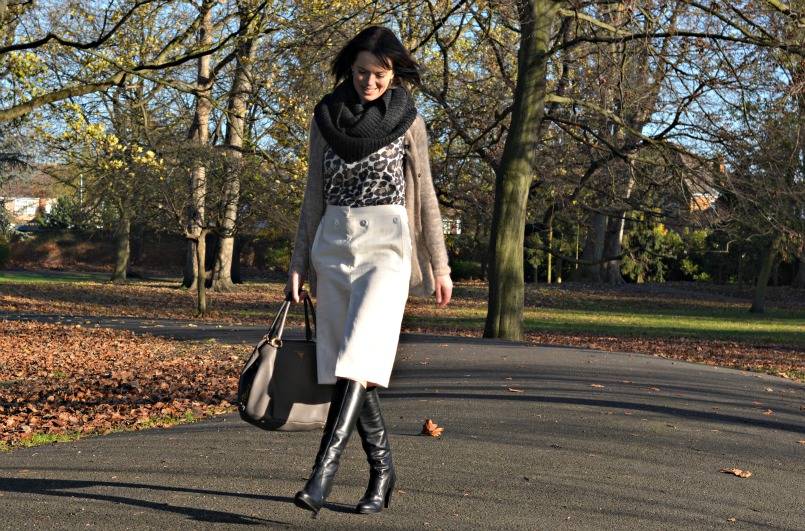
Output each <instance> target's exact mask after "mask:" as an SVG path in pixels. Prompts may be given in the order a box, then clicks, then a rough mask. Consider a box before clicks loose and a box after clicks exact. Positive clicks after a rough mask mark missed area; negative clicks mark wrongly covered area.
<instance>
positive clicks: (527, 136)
mask: <svg viewBox="0 0 805 531" xmlns="http://www.w3.org/2000/svg"><path fill="white" fill-rule="evenodd" d="M516 3H517V9H518V15H519V19H520V49H519V51H518V54H517V85H516V87H515V90H514V106H513V110H512V119H511V125H510V128H509V132H508V135H507V137H506V143H505V146H504V148H503V158H502V160H501V163H500V166H499V168H498V169H497V172H496V173H497V177H496V180H495V209H494V213H493V216H492V234H491V238H490V255H491V257H492V260H491V263H490V270H489V304H488V311H487V315H486V326H485V328H484V337H490V338H501V339H513V340H522V339H523V338H524V333H523V304H524V299H525V284H524V278H523V240H524V238H525V216H526V202H527V200H528V190H529V184H530V183H531V181H532V179H533V178H534V167H535V162H536V148H537V142H538V140H539V128H540V125H541V122H542V118H543V115H544V109H545V94H546V88H547V87H546V85H547V71H548V55H547V52H548V48H549V43H550V37H551V26H552V25H553V21H554V18H555V17H556V14H557V12H558V10H559V7H560V6H561V5H562V2H559V1H556V0H517V2H516Z"/></svg>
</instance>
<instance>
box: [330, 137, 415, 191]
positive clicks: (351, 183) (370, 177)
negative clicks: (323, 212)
mask: <svg viewBox="0 0 805 531" xmlns="http://www.w3.org/2000/svg"><path fill="white" fill-rule="evenodd" d="M404 138H405V137H404V136H401V137H400V138H398V139H397V140H395V141H393V142H392V143H391V144H389V145H388V146H386V147H383V148H380V149H379V150H377V151H375V152H374V153H372V154H371V155H369V156H368V157H366V158H364V159H361V160H359V161H356V162H346V161H344V160H343V159H342V158H341V157H339V156H338V155H337V154H336V153H335V152H334V151H333V150H332V149H330V148H329V147H326V148H325V149H324V195H325V201H326V203H327V204H328V205H335V206H348V207H364V206H375V205H402V206H405V176H404V175H403V159H404V156H405V150H404V149H403V140H404Z"/></svg>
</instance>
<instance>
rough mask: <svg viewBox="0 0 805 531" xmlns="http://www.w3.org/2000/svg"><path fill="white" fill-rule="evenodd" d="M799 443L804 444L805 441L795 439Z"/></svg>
mask: <svg viewBox="0 0 805 531" xmlns="http://www.w3.org/2000/svg"><path fill="white" fill-rule="evenodd" d="M797 442H798V443H799V444H805V441H797Z"/></svg>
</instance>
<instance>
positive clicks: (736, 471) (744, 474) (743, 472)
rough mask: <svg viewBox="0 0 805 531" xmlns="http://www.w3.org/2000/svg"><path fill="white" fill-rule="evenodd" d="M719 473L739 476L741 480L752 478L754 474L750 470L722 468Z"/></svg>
mask: <svg viewBox="0 0 805 531" xmlns="http://www.w3.org/2000/svg"><path fill="white" fill-rule="evenodd" d="M719 472H723V473H724V474H732V475H733V476H738V477H739V478H748V477H751V476H752V473H751V472H750V471H748V470H741V469H740V468H722V469H721V470H719Z"/></svg>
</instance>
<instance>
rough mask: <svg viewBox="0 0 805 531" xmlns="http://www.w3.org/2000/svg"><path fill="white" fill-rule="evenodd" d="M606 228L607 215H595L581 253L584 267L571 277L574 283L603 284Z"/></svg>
mask: <svg viewBox="0 0 805 531" xmlns="http://www.w3.org/2000/svg"><path fill="white" fill-rule="evenodd" d="M606 227H607V217H606V215H605V214H603V213H601V212H595V213H593V217H592V219H591V220H590V227H589V228H588V229H587V238H586V239H585V243H584V250H583V251H582V252H581V262H582V265H579V267H578V269H576V271H574V272H573V275H572V276H571V279H572V280H573V281H574V282H593V283H596V284H598V283H600V282H601V258H602V257H603V256H604V240H605V238H606Z"/></svg>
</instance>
